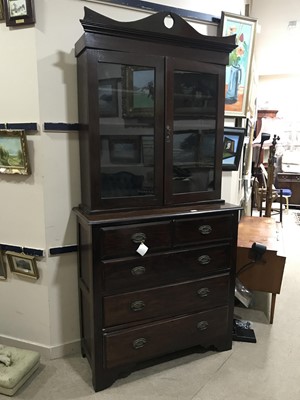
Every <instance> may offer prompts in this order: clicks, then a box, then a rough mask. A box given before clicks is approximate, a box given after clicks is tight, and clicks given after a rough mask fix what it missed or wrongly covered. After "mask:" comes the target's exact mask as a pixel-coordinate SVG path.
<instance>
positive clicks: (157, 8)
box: [88, 0, 220, 25]
mask: <svg viewBox="0 0 300 400" xmlns="http://www.w3.org/2000/svg"><path fill="white" fill-rule="evenodd" d="M88 1H91V2H92V3H103V4H109V5H114V6H120V7H125V8H131V9H136V10H142V11H147V12H150V13H157V12H162V11H168V12H172V13H175V14H177V15H179V16H180V17H182V18H185V19H188V20H192V21H205V22H209V23H212V24H216V25H218V24H219V23H220V18H219V17H216V16H214V15H210V14H205V13H200V12H197V11H192V10H185V9H183V8H177V7H171V6H167V5H165V4H157V3H152V2H150V1H140V0H88Z"/></svg>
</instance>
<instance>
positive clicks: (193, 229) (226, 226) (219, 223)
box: [174, 215, 233, 245]
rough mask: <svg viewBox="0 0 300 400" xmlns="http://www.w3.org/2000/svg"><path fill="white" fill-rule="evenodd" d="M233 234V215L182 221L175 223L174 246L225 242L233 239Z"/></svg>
mask: <svg viewBox="0 0 300 400" xmlns="http://www.w3.org/2000/svg"><path fill="white" fill-rule="evenodd" d="M232 233H233V218H232V216H231V215H228V216H217V217H203V218H196V219H188V220H187V219H186V220H180V221H175V223H174V244H175V245H182V244H187V243H189V244H195V243H201V242H207V241H210V240H221V239H223V240H224V239H225V238H226V239H229V238H231V237H232Z"/></svg>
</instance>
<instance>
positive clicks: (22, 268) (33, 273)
mask: <svg viewBox="0 0 300 400" xmlns="http://www.w3.org/2000/svg"><path fill="white" fill-rule="evenodd" d="M6 256H7V260H8V263H9V267H10V270H11V272H14V273H15V274H18V275H23V276H27V277H29V278H33V279H38V278H39V271H38V268H37V265H36V261H35V257H34V256H28V255H27V254H23V253H16V252H14V251H7V252H6Z"/></svg>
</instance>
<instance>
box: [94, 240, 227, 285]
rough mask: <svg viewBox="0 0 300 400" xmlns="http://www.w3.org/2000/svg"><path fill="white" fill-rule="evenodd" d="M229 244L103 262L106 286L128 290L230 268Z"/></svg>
mask: <svg viewBox="0 0 300 400" xmlns="http://www.w3.org/2000/svg"><path fill="white" fill-rule="evenodd" d="M230 256H231V248H230V246H229V245H219V246H211V247H201V248H197V249H193V250H183V251H177V252H164V253H159V254H154V255H148V256H147V255H146V256H144V257H139V256H138V257H128V258H126V259H124V258H123V259H117V260H112V261H111V260H107V261H106V260H105V261H102V262H101V267H102V270H103V275H104V289H105V290H106V291H109V290H123V291H124V290H126V289H137V288H139V289H142V288H145V287H151V286H159V285H162V284H167V283H172V282H176V281H180V280H181V281H182V280H190V279H192V278H201V277H202V276H205V275H208V274H210V275H212V274H216V273H219V272H220V271H224V270H226V269H229V268H230V266H231V258H230Z"/></svg>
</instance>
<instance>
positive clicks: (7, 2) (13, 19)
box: [3, 0, 35, 27]
mask: <svg viewBox="0 0 300 400" xmlns="http://www.w3.org/2000/svg"><path fill="white" fill-rule="evenodd" d="M3 6H4V15H5V21H6V25H7V26H15V27H16V26H23V25H32V24H34V23H35V11H34V0H3Z"/></svg>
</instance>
